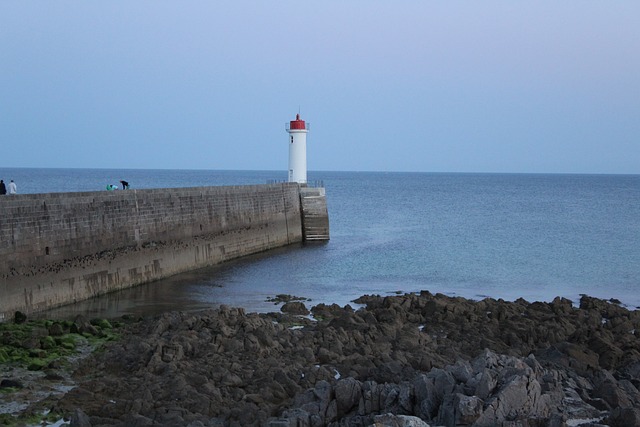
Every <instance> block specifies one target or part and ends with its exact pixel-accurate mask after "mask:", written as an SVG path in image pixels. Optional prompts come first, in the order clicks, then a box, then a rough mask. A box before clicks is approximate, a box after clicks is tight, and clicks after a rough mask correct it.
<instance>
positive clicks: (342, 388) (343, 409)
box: [334, 378, 362, 417]
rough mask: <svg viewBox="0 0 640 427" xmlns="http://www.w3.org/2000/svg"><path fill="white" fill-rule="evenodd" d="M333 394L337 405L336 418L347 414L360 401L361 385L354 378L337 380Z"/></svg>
mask: <svg viewBox="0 0 640 427" xmlns="http://www.w3.org/2000/svg"><path fill="white" fill-rule="evenodd" d="M334 393H335V397H336V404H337V405H338V417H341V416H344V415H345V414H347V413H349V412H350V411H351V410H352V409H353V408H355V407H356V406H357V405H358V402H360V399H362V389H361V384H360V382H359V381H357V380H356V379H354V378H345V379H341V380H339V381H338V382H337V383H336V385H335V387H334Z"/></svg>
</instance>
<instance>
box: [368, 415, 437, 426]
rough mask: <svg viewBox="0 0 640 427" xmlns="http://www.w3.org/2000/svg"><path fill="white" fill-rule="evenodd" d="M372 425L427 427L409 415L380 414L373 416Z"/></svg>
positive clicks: (418, 419)
mask: <svg viewBox="0 0 640 427" xmlns="http://www.w3.org/2000/svg"><path fill="white" fill-rule="evenodd" d="M371 426H372V427H429V424H427V423H425V422H424V421H422V420H421V419H420V418H418V417H412V416H409V415H394V414H382V415H376V416H375V417H373V424H372V425H371Z"/></svg>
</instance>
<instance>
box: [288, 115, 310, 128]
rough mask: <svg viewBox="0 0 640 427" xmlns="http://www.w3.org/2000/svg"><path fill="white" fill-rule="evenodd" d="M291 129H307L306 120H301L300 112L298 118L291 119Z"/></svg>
mask: <svg viewBox="0 0 640 427" xmlns="http://www.w3.org/2000/svg"><path fill="white" fill-rule="evenodd" d="M290 123H291V124H290V128H289V129H306V128H307V127H306V124H305V122H304V120H300V114H296V119H295V120H291V122H290Z"/></svg>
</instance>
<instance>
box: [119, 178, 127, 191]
mask: <svg viewBox="0 0 640 427" xmlns="http://www.w3.org/2000/svg"><path fill="white" fill-rule="evenodd" d="M120 184H122V189H123V190H126V189H127V188H129V183H128V182H127V181H123V180H120Z"/></svg>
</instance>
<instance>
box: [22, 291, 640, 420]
mask: <svg viewBox="0 0 640 427" xmlns="http://www.w3.org/2000/svg"><path fill="white" fill-rule="evenodd" d="M358 302H359V303H362V304H366V307H362V308H360V309H358V310H357V311H354V310H353V309H352V308H351V307H348V306H345V307H344V308H340V307H339V306H335V305H332V306H318V307H317V308H315V307H314V308H312V309H311V311H312V312H313V313H314V314H315V313H317V314H318V315H317V319H318V320H317V321H315V322H313V321H311V320H308V319H299V321H301V322H304V327H303V328H290V327H289V325H290V324H291V323H290V322H291V319H292V318H293V316H290V314H289V313H284V312H280V313H265V314H257V313H245V312H244V310H242V309H235V308H232V307H227V306H221V307H220V308H219V309H217V310H207V311H203V312H199V313H165V314H163V315H161V316H159V317H158V318H156V319H144V320H142V321H140V322H138V323H134V324H129V325H126V327H125V328H126V330H125V331H123V334H122V338H121V339H120V340H119V341H114V342H111V343H109V344H108V345H107V346H106V347H105V350H104V351H103V352H100V353H96V354H94V355H93V356H92V357H91V359H90V360H87V361H86V363H83V364H82V365H81V367H80V369H79V371H78V373H77V374H76V376H77V378H79V381H80V384H79V389H80V390H92V391H93V394H91V395H85V394H83V393H80V392H79V391H75V390H77V389H74V390H73V391H71V392H69V393H67V396H65V397H64V398H62V399H61V400H60V402H59V406H60V408H61V409H63V410H66V411H68V413H71V412H72V411H73V410H74V409H75V408H82V410H83V411H85V413H86V414H88V415H89V416H90V417H91V420H96V421H100V423H101V424H105V425H106V424H118V423H119V424H120V425H126V424H127V422H129V421H131V422H135V423H138V424H140V425H145V424H144V423H146V422H147V420H153V421H154V422H156V423H169V424H176V423H182V424H183V425H188V424H189V423H196V424H197V423H200V422H201V423H203V424H204V425H214V423H217V424H216V425H274V426H276V425H283V426H284V425H291V426H293V425H300V426H307V425H308V426H322V425H329V424H332V423H333V425H343V426H348V425H371V424H372V423H375V422H378V423H384V422H385V421H383V419H378V418H377V417H378V416H380V414H385V413H388V414H392V415H390V417H393V418H389V420H392V421H389V422H394V423H400V422H405V421H407V420H408V421H407V422H413V421H416V422H417V420H415V419H412V418H401V416H407V417H417V418H419V419H421V420H422V421H420V422H421V423H423V422H427V423H432V424H438V423H441V424H445V425H460V426H470V425H475V426H477V427H480V426H482V425H503V426H525V425H528V426H536V427H537V426H542V425H549V426H560V425H562V423H563V422H565V421H566V420H567V419H579V418H582V419H584V418H585V417H591V418H597V417H596V416H595V415H597V416H609V417H610V419H611V420H613V421H615V422H619V423H622V422H626V421H629V420H631V422H633V420H634V418H633V417H635V412H634V411H633V410H629V408H638V407H640V396H639V395H638V390H637V387H638V384H640V342H639V341H638V340H637V337H636V336H635V335H634V334H633V333H631V332H630V331H628V330H627V329H628V328H629V327H633V328H638V329H639V330H640V317H639V316H638V315H636V314H634V313H635V312H628V311H627V310H626V309H624V308H623V307H620V306H618V305H615V304H611V303H609V302H606V301H605V302H603V301H601V300H595V299H589V298H583V300H582V301H581V307H582V308H575V307H573V306H572V304H571V303H570V301H568V300H564V299H556V300H554V301H553V302H551V303H544V302H536V303H531V304H530V303H527V302H526V301H524V300H518V301H515V302H507V301H502V300H493V299H485V300H482V301H477V302H474V301H469V300H464V299H462V298H451V297H448V296H446V295H443V294H435V295H433V294H430V293H428V292H421V293H420V294H419V295H414V294H407V295H398V296H387V297H379V296H365V297H362V298H360V299H358ZM287 304H290V305H289V306H288V308H287V309H286V310H290V309H291V312H290V313H298V312H300V313H302V312H304V310H306V307H304V304H302V303H300V302H299V301H289V302H288V303H287ZM287 304H285V306H287ZM296 304H300V305H296ZM296 306H297V308H296ZM303 307H304V310H302V308H303ZM283 308H284V306H283ZM603 319H604V322H603ZM86 323H87V322H86V320H84V319H82V318H77V319H76V325H77V328H78V329H80V328H81V327H85V326H86ZM591 345H594V348H593V349H591V348H590V346H591ZM616 348H618V349H622V348H624V353H623V354H620V353H619V352H618V351H616ZM34 350H37V349H34ZM610 352H611V355H608V353H610ZM111 400H113V401H115V402H116V403H114V404H106V403H104V402H110V401H111ZM98 402H100V403H98ZM600 411H604V412H602V413H601V412H600ZM614 412H615V413H614ZM99 417H104V420H101V418H99ZM140 417H142V418H140ZM571 417H574V418H571ZM376 419H377V420H378V421H376ZM107 420H110V421H108V422H107ZM616 420H617V421H616ZM102 421H104V422H102ZM94 424H96V425H97V424H98V422H96V423H94ZM196 424H193V425H194V426H195V425H196ZM393 425H395V424H393ZM398 425H402V424H398Z"/></svg>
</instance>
